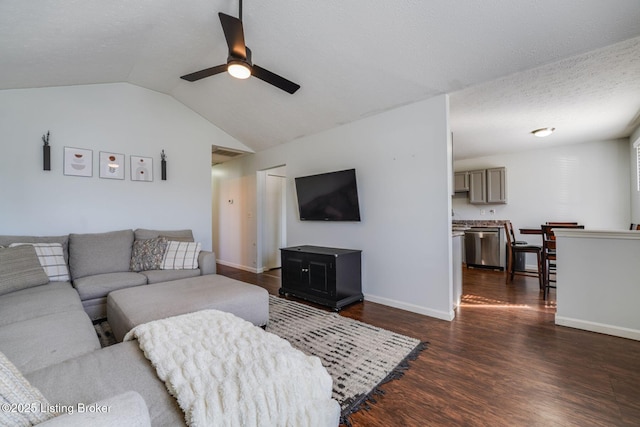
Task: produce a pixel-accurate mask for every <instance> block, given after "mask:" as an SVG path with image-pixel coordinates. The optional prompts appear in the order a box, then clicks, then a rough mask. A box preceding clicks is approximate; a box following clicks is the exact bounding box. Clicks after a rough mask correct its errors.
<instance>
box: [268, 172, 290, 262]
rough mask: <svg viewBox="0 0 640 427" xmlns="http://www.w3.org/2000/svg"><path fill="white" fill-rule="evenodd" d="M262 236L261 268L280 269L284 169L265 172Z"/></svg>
mask: <svg viewBox="0 0 640 427" xmlns="http://www.w3.org/2000/svg"><path fill="white" fill-rule="evenodd" d="M266 172H267V174H266V177H265V187H264V188H265V194H264V218H263V224H262V227H263V234H262V266H263V268H264V269H265V270H271V269H274V268H280V267H281V266H282V260H281V259H280V248H282V247H284V246H286V217H285V208H286V199H285V197H286V191H285V188H286V187H285V185H286V177H285V175H284V172H285V171H284V167H279V168H275V169H270V170H268V171H266Z"/></svg>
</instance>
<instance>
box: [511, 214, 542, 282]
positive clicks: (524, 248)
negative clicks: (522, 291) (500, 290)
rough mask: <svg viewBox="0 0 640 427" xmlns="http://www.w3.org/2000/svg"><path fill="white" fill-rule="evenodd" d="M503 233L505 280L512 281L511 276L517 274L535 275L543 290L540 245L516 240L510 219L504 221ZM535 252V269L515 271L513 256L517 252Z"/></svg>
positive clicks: (514, 256)
mask: <svg viewBox="0 0 640 427" xmlns="http://www.w3.org/2000/svg"><path fill="white" fill-rule="evenodd" d="M504 228H505V235H506V238H507V247H508V254H507V255H508V256H507V277H506V281H507V282H513V277H514V276H515V275H516V274H518V275H522V276H530V277H537V278H538V283H539V284H540V290H544V287H543V277H542V276H543V275H542V247H541V246H536V245H530V244H529V243H527V242H524V241H517V240H516V236H515V232H514V231H513V224H511V221H506V222H505V223H504ZM521 253H524V254H527V253H533V254H536V259H537V270H536V271H535V272H534V271H516V269H515V262H514V261H515V258H516V255H517V254H521Z"/></svg>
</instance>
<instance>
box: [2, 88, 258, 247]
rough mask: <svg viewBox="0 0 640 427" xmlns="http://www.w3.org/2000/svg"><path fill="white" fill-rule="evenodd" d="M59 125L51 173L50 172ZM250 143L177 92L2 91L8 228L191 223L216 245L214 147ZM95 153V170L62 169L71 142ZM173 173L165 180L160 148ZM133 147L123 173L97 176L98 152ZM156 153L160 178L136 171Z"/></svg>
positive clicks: (47, 230)
mask: <svg viewBox="0 0 640 427" xmlns="http://www.w3.org/2000/svg"><path fill="white" fill-rule="evenodd" d="M47 131H50V132H51V139H50V144H51V171H43V170H42V140H41V137H42V135H43V134H45V133H47ZM212 144H217V145H223V146H229V147H238V148H243V149H246V147H244V145H242V144H240V143H239V142H237V141H235V140H234V139H233V138H231V137H230V136H229V135H227V134H225V133H224V132H222V131H221V130H220V129H218V128H217V127H215V126H213V125H212V124H211V123H209V122H208V121H206V120H205V119H203V118H202V117H201V116H199V115H198V114H196V113H194V112H193V111H191V110H190V109H188V108H186V107H185V106H184V105H182V104H180V103H179V102H177V101H176V100H175V99H173V98H171V97H170V96H167V95H163V94H160V93H157V92H154V91H150V90H148V89H143V88H141V87H138V86H134V85H131V84H127V83H117V84H104V85H86V86H69V87H52V88H39V89H21V90H5V91H0V148H1V155H0V200H1V207H0V233H1V234H29V235H32V234H33V235H53V234H67V233H70V232H74V233H84V232H103V231H110V230H117V229H125V228H133V229H135V228H138V227H141V228H159V229H172V228H191V229H192V230H193V232H194V236H195V238H196V240H198V241H200V242H202V244H203V248H205V249H211V166H210V165H211V163H210V153H211V145H212ZM65 146H67V147H75V148H84V149H89V150H93V176H92V177H77V176H65V175H64V174H63V147H65ZM163 149H164V150H165V153H166V154H167V166H168V167H167V169H168V173H167V174H168V180H167V181H161V180H160V152H161V150H163ZM100 151H108V152H115V153H122V154H125V155H126V157H125V172H126V173H125V179H124V180H112V179H103V178H100V177H99V162H98V159H99V153H100ZM130 155H138V156H146V157H152V158H153V162H154V163H153V175H154V176H153V182H134V181H131V178H130Z"/></svg>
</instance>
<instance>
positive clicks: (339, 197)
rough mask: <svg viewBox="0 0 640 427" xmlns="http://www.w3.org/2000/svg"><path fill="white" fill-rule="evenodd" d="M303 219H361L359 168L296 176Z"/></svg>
mask: <svg viewBox="0 0 640 427" xmlns="http://www.w3.org/2000/svg"><path fill="white" fill-rule="evenodd" d="M295 183H296V195H297V196H298V211H299V212H300V220H302V221H360V205H359V203H358V186H357V185H356V170H355V169H347V170H343V171H337V172H328V173H322V174H319V175H310V176H301V177H298V178H295Z"/></svg>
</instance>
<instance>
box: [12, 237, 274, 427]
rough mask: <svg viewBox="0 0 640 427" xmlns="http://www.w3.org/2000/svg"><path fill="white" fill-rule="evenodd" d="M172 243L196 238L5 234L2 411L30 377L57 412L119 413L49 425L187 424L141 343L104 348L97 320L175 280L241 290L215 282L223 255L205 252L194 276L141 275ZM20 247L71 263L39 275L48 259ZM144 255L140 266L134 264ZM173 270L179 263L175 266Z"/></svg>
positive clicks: (177, 272)
mask: <svg viewBox="0 0 640 427" xmlns="http://www.w3.org/2000/svg"><path fill="white" fill-rule="evenodd" d="M174 239H175V240H174ZM166 240H170V241H172V242H183V241H190V242H193V236H192V233H191V231H190V230H181V231H158V230H146V229H138V230H135V231H133V230H120V231H114V232H108V233H94V234H70V235H68V236H56V237H34V236H0V246H1V247H2V249H0V356H2V353H3V354H4V355H5V356H6V359H8V361H6V363H4V364H3V363H2V361H3V360H6V359H4V358H3V357H0V403H6V402H7V401H8V399H9V397H8V396H10V395H11V393H13V391H12V390H13V389H12V388H11V387H9V390H7V388H6V384H7V383H10V382H11V381H13V380H14V379H15V378H14V377H19V378H18V379H17V380H16V381H20V378H21V377H22V376H24V378H26V380H28V383H26V384H27V386H28V385H29V383H30V386H34V387H35V388H36V389H37V390H39V391H40V392H41V393H42V395H43V396H44V398H46V399H47V400H48V402H49V403H51V404H55V405H70V406H71V405H77V404H78V403H80V402H82V403H84V404H91V403H93V402H100V404H101V405H108V406H109V407H112V408H114V409H113V411H111V413H109V414H79V413H76V414H74V415H73V416H70V415H67V416H64V417H55V418H52V419H51V420H49V421H46V422H44V423H43V424H42V425H47V424H50V425H54V426H55V425H67V426H68V425H71V426H73V425H136V426H137V425H149V424H151V425H157V426H175V425H184V414H183V412H182V411H181V410H180V408H179V407H178V405H177V403H176V401H175V399H174V398H173V397H172V396H170V395H169V394H168V393H167V389H166V387H165V384H164V383H163V382H162V381H161V380H159V379H158V377H157V375H156V372H155V370H154V368H153V367H152V366H151V364H150V363H149V361H148V360H147V359H146V358H145V356H144V354H143V353H142V351H141V350H140V348H139V347H138V344H137V342H136V341H128V342H124V343H118V344H115V345H111V346H109V347H105V348H101V346H100V342H99V340H98V337H97V335H96V332H95V329H94V327H93V324H92V321H91V319H92V318H93V319H96V318H102V317H105V313H106V308H105V307H106V300H107V296H108V294H109V293H110V292H112V291H116V290H119V289H124V288H129V287H134V286H144V287H146V286H154V284H156V283H157V284H166V283H168V282H171V281H174V282H175V283H176V284H177V285H178V286H179V282H180V281H181V280H183V279H185V278H190V277H195V276H201V275H210V277H211V280H212V281H214V282H215V281H216V279H217V278H219V279H220V282H221V283H225V284H226V286H233V284H230V283H228V282H226V280H230V279H228V278H225V277H222V276H217V275H216V274H215V256H214V254H213V253H212V252H207V251H200V252H199V254H198V256H197V265H195V258H194V259H193V260H192V261H194V263H193V265H192V266H193V267H195V268H182V267H184V266H185V265H188V262H186V261H185V262H186V264H182V265H181V266H180V267H181V268H167V265H164V266H163V268H161V269H152V270H145V269H144V268H142V267H144V263H145V262H149V261H150V260H151V262H160V261H161V260H160V259H155V261H154V256H155V257H156V258H157V255H158V253H156V252H155V250H156V249H157V245H158V244H160V245H162V244H166V242H165V241H166ZM136 242H137V243H136ZM163 242H164V243H163ZM19 243H53V245H51V246H52V247H53V248H54V249H56V250H57V251H58V252H56V254H54V255H51V256H50V258H51V259H54V260H57V261H56V262H58V263H59V264H61V263H64V264H65V265H64V266H60V265H55V262H53V263H52V264H53V265H52V266H51V268H47V267H44V269H43V267H40V266H39V265H38V266H37V267H35V266H34V263H35V264H37V263H38V262H40V263H42V262H45V261H42V256H45V255H46V256H49V255H50V254H48V253H45V254H44V255H43V254H40V253H36V249H35V247H34V246H32V245H22V246H17V247H16V246H14V247H12V248H9V247H10V246H11V245H12V244H14V245H15V244H19ZM167 245H168V244H167ZM178 246H180V245H178ZM191 246H193V245H191ZM60 247H61V248H62V251H61V253H62V255H61V256H59V248H60ZM136 248H137V249H138V250H139V251H138V252H139V254H141V257H139V259H138V261H140V260H142V263H137V264H136V265H135V266H134V262H133V260H134V259H136ZM165 249H167V250H168V246H167V248H165ZM47 250H49V249H47ZM178 252H179V251H178ZM187 252H188V251H187ZM34 254H35V257H34ZM182 255H185V254H182ZM182 255H181V256H182ZM189 256H195V255H194V254H191V255H189V253H187V254H186V255H185V256H184V258H188V257H189ZM177 258H178V255H176V259H177ZM34 259H35V261H33V260H34ZM61 259H64V260H63V261H61ZM27 260H29V261H28V262H27ZM164 261H165V262H166V261H167V260H166V256H165V259H164ZM178 264H179V263H178ZM174 265H177V264H176V262H175V261H174V264H171V265H170V266H169V267H171V266H174ZM43 266H44V264H43ZM65 267H66V269H65ZM134 267H135V268H134ZM132 268H133V270H135V271H132ZM139 268H141V269H140V270H138V269H139ZM66 271H68V273H66V274H67V276H65V272H66ZM43 272H45V273H46V274H45V275H44V277H43ZM65 279H66V280H65ZM238 283H240V282H238ZM242 285H246V284H242ZM261 291H264V290H263V289H261ZM264 292H265V294H266V291H264ZM267 298H268V296H265V301H266V300H267ZM236 299H237V296H236ZM234 303H235V302H234ZM267 306H268V302H267ZM267 311H268V307H267ZM7 377H8V378H9V379H7ZM3 384H5V389H2V387H3ZM27 386H25V387H26V388H25V390H26V389H28V387H27ZM14 388H15V387H14ZM19 389H20V390H22V388H20V387H19ZM37 390H36V391H37ZM21 396H22V397H18V399H22V401H24V400H25V399H26V397H25V396H24V395H21ZM19 401H20V400H19ZM104 402H107V403H104ZM3 407H4V406H3ZM8 415H10V414H8V413H2V412H0V425H2V424H3V422H5V423H9V424H14V422H13V421H7V419H9V418H6V416H8ZM13 415H16V414H13ZM3 416H5V418H2V417H3ZM87 417H89V418H87ZM37 420H38V421H41V419H37ZM16 422H17V421H16ZM31 423H33V420H32V421H31Z"/></svg>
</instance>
